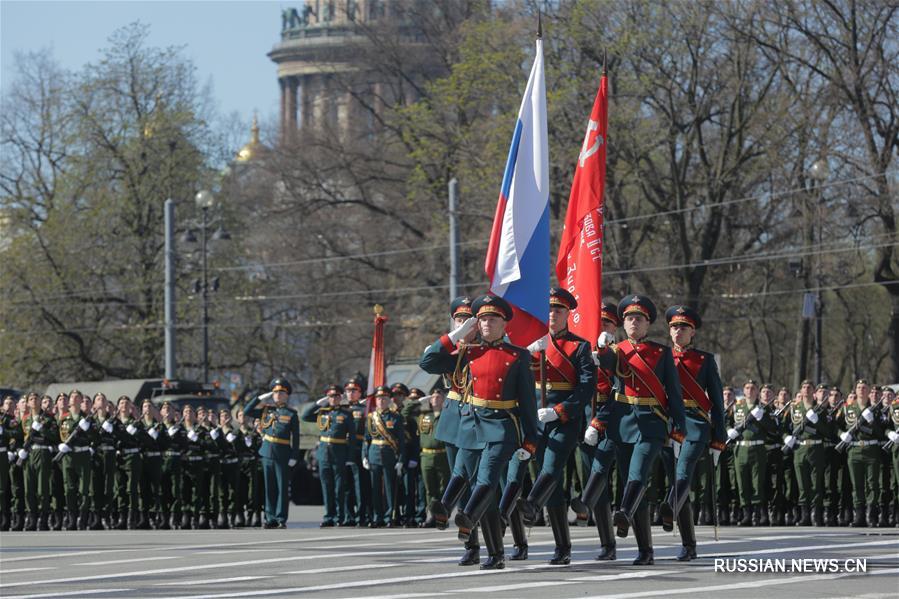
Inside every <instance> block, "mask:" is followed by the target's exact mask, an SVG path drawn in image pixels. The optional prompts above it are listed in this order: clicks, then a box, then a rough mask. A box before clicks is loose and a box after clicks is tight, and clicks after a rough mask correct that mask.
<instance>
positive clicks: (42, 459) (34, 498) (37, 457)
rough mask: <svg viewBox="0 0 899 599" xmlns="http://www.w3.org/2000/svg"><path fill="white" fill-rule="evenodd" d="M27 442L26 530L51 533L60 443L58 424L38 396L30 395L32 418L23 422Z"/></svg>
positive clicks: (22, 458)
mask: <svg viewBox="0 0 899 599" xmlns="http://www.w3.org/2000/svg"><path fill="white" fill-rule="evenodd" d="M22 432H23V436H24V441H23V445H22V448H21V449H19V452H18V460H17V462H19V463H20V464H21V465H22V468H23V469H24V471H25V475H24V482H25V502H26V505H27V507H28V515H27V516H26V518H25V530H50V526H49V523H48V519H49V517H50V472H51V469H52V464H51V459H52V458H51V454H50V448H51V447H53V446H55V445H56V444H57V443H59V428H58V427H57V425H56V421H55V420H54V419H53V418H52V417H51V416H50V415H48V414H46V413H45V412H44V410H43V409H42V407H41V399H40V397H39V396H38V394H37V393H31V394H29V395H28V416H27V417H26V418H25V419H24V420H22Z"/></svg>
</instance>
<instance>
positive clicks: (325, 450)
mask: <svg viewBox="0 0 899 599" xmlns="http://www.w3.org/2000/svg"><path fill="white" fill-rule="evenodd" d="M346 403H347V402H346V401H345V400H344V398H343V387H341V386H340V385H331V386H329V387H328V388H327V390H326V391H325V396H324V397H322V398H320V399H319V400H317V401H316V402H315V403H314V404H312V405H310V406H309V407H308V408H306V411H305V412H303V421H304V422H315V423H316V424H317V425H318V430H319V435H320V436H319V438H318V450H317V451H316V454H315V455H316V459H317V461H318V477H319V480H320V481H321V485H322V497H323V498H324V503H325V516H324V518H323V519H322V522H321V528H327V527H329V526H334V525H336V524H340V525H341V526H346V524H347V520H348V517H347V514H346V512H345V511H344V510H345V509H346V486H345V483H344V480H345V479H344V476H343V475H344V471H345V470H346V464H347V462H348V461H349V457H350V453H349V452H350V450H351V448H352V447H354V446H355V444H356V428H355V425H354V422H353V414H352V413H351V412H350V410H349V406H348V405H346Z"/></svg>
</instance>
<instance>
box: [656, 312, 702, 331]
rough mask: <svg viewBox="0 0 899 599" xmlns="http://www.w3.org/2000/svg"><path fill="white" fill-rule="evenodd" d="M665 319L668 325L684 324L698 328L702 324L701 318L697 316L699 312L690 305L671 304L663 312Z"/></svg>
mask: <svg viewBox="0 0 899 599" xmlns="http://www.w3.org/2000/svg"><path fill="white" fill-rule="evenodd" d="M665 320H667V321H668V325H669V326H670V325H673V324H685V325H688V326H691V327H693V328H694V329H698V328H699V327H700V326H702V319H701V318H700V317H699V312H697V311H696V310H694V309H693V308H691V307H690V306H671V307H670V308H668V310H667V311H666V312H665Z"/></svg>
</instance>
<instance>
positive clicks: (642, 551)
mask: <svg viewBox="0 0 899 599" xmlns="http://www.w3.org/2000/svg"><path fill="white" fill-rule="evenodd" d="M628 484H630V483H628ZM626 490H627V489H625V491H626ZM633 521H634V537H635V538H636V539H637V559H635V560H634V562H633V564H634V565H635V566H651V565H653V564H655V559H654V558H653V551H652V530H651V529H650V519H649V507H647V506H645V505H644V506H643V507H641V508H639V509H638V510H637V511H636V512H635V513H634V516H633ZM619 536H621V535H619Z"/></svg>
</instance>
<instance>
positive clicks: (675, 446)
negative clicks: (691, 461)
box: [671, 439, 680, 460]
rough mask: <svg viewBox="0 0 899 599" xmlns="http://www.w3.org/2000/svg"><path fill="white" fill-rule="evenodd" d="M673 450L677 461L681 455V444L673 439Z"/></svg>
mask: <svg viewBox="0 0 899 599" xmlns="http://www.w3.org/2000/svg"><path fill="white" fill-rule="evenodd" d="M671 450H672V451H673V452H674V459H675V460H676V459H677V457H678V456H679V455H680V443H678V442H677V441H675V440H673V439H672V440H671Z"/></svg>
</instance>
